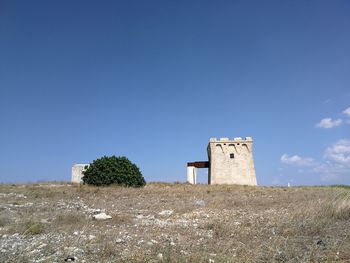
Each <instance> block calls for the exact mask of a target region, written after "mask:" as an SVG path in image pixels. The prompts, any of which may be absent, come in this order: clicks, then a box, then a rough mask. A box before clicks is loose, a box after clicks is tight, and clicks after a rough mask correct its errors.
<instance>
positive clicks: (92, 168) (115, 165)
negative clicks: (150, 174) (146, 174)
mask: <svg viewBox="0 0 350 263" xmlns="http://www.w3.org/2000/svg"><path fill="white" fill-rule="evenodd" d="M85 169H86V170H85V171H84V172H83V174H84V176H83V182H84V183H86V184H91V185H97V186H102V185H111V184H119V185H123V186H133V187H141V186H144V185H145V184H146V181H145V179H144V178H143V176H142V174H141V172H140V170H139V168H138V167H137V166H136V165H135V164H134V163H132V162H131V161H130V160H129V159H128V158H126V157H116V156H114V155H113V156H111V157H107V156H104V157H102V158H100V159H97V160H94V161H93V162H92V163H91V164H90V165H89V166H86V167H85Z"/></svg>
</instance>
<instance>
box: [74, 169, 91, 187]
mask: <svg viewBox="0 0 350 263" xmlns="http://www.w3.org/2000/svg"><path fill="white" fill-rule="evenodd" d="M85 166H89V164H74V165H73V166H72V176H71V182H72V183H74V184H80V183H82V182H83V179H82V178H83V176H84V175H83V171H85Z"/></svg>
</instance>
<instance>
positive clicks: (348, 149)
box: [324, 139, 350, 167]
mask: <svg viewBox="0 0 350 263" xmlns="http://www.w3.org/2000/svg"><path fill="white" fill-rule="evenodd" d="M324 157H325V158H326V159H327V160H330V161H332V162H335V163H338V164H342V165H348V166H349V167H350V140H345V139H343V140H339V141H337V142H336V143H334V144H333V145H332V146H330V147H328V148H327V149H326V151H325V155H324Z"/></svg>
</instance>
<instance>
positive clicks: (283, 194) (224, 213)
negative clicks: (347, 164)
mask: <svg viewBox="0 0 350 263" xmlns="http://www.w3.org/2000/svg"><path fill="white" fill-rule="evenodd" d="M101 213H105V214H106V215H109V216H111V217H112V218H110V219H105V220H98V219H95V218H94V217H95V216H96V215H98V214H101ZM0 261H1V262H65V261H66V262H68V261H74V262H211V263H214V262H310V261H312V262H335V261H337V262H350V189H346V188H339V187H318V188H316V187H309V188H306V187H304V188H299V187H291V188H272V187H244V186H208V185H196V186H192V185H186V184H157V183H154V184H148V185H147V186H146V187H144V188H141V189H134V188H121V187H105V188H97V187H89V186H74V185H70V184H63V183H52V184H51V183H46V184H29V185H0Z"/></svg>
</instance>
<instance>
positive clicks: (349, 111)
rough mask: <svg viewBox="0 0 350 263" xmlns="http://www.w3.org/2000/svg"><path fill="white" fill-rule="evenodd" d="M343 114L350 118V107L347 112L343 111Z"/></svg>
mask: <svg viewBox="0 0 350 263" xmlns="http://www.w3.org/2000/svg"><path fill="white" fill-rule="evenodd" d="M343 113H344V114H345V115H347V116H348V117H350V107H349V108H347V109H345V110H344V111H343Z"/></svg>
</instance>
